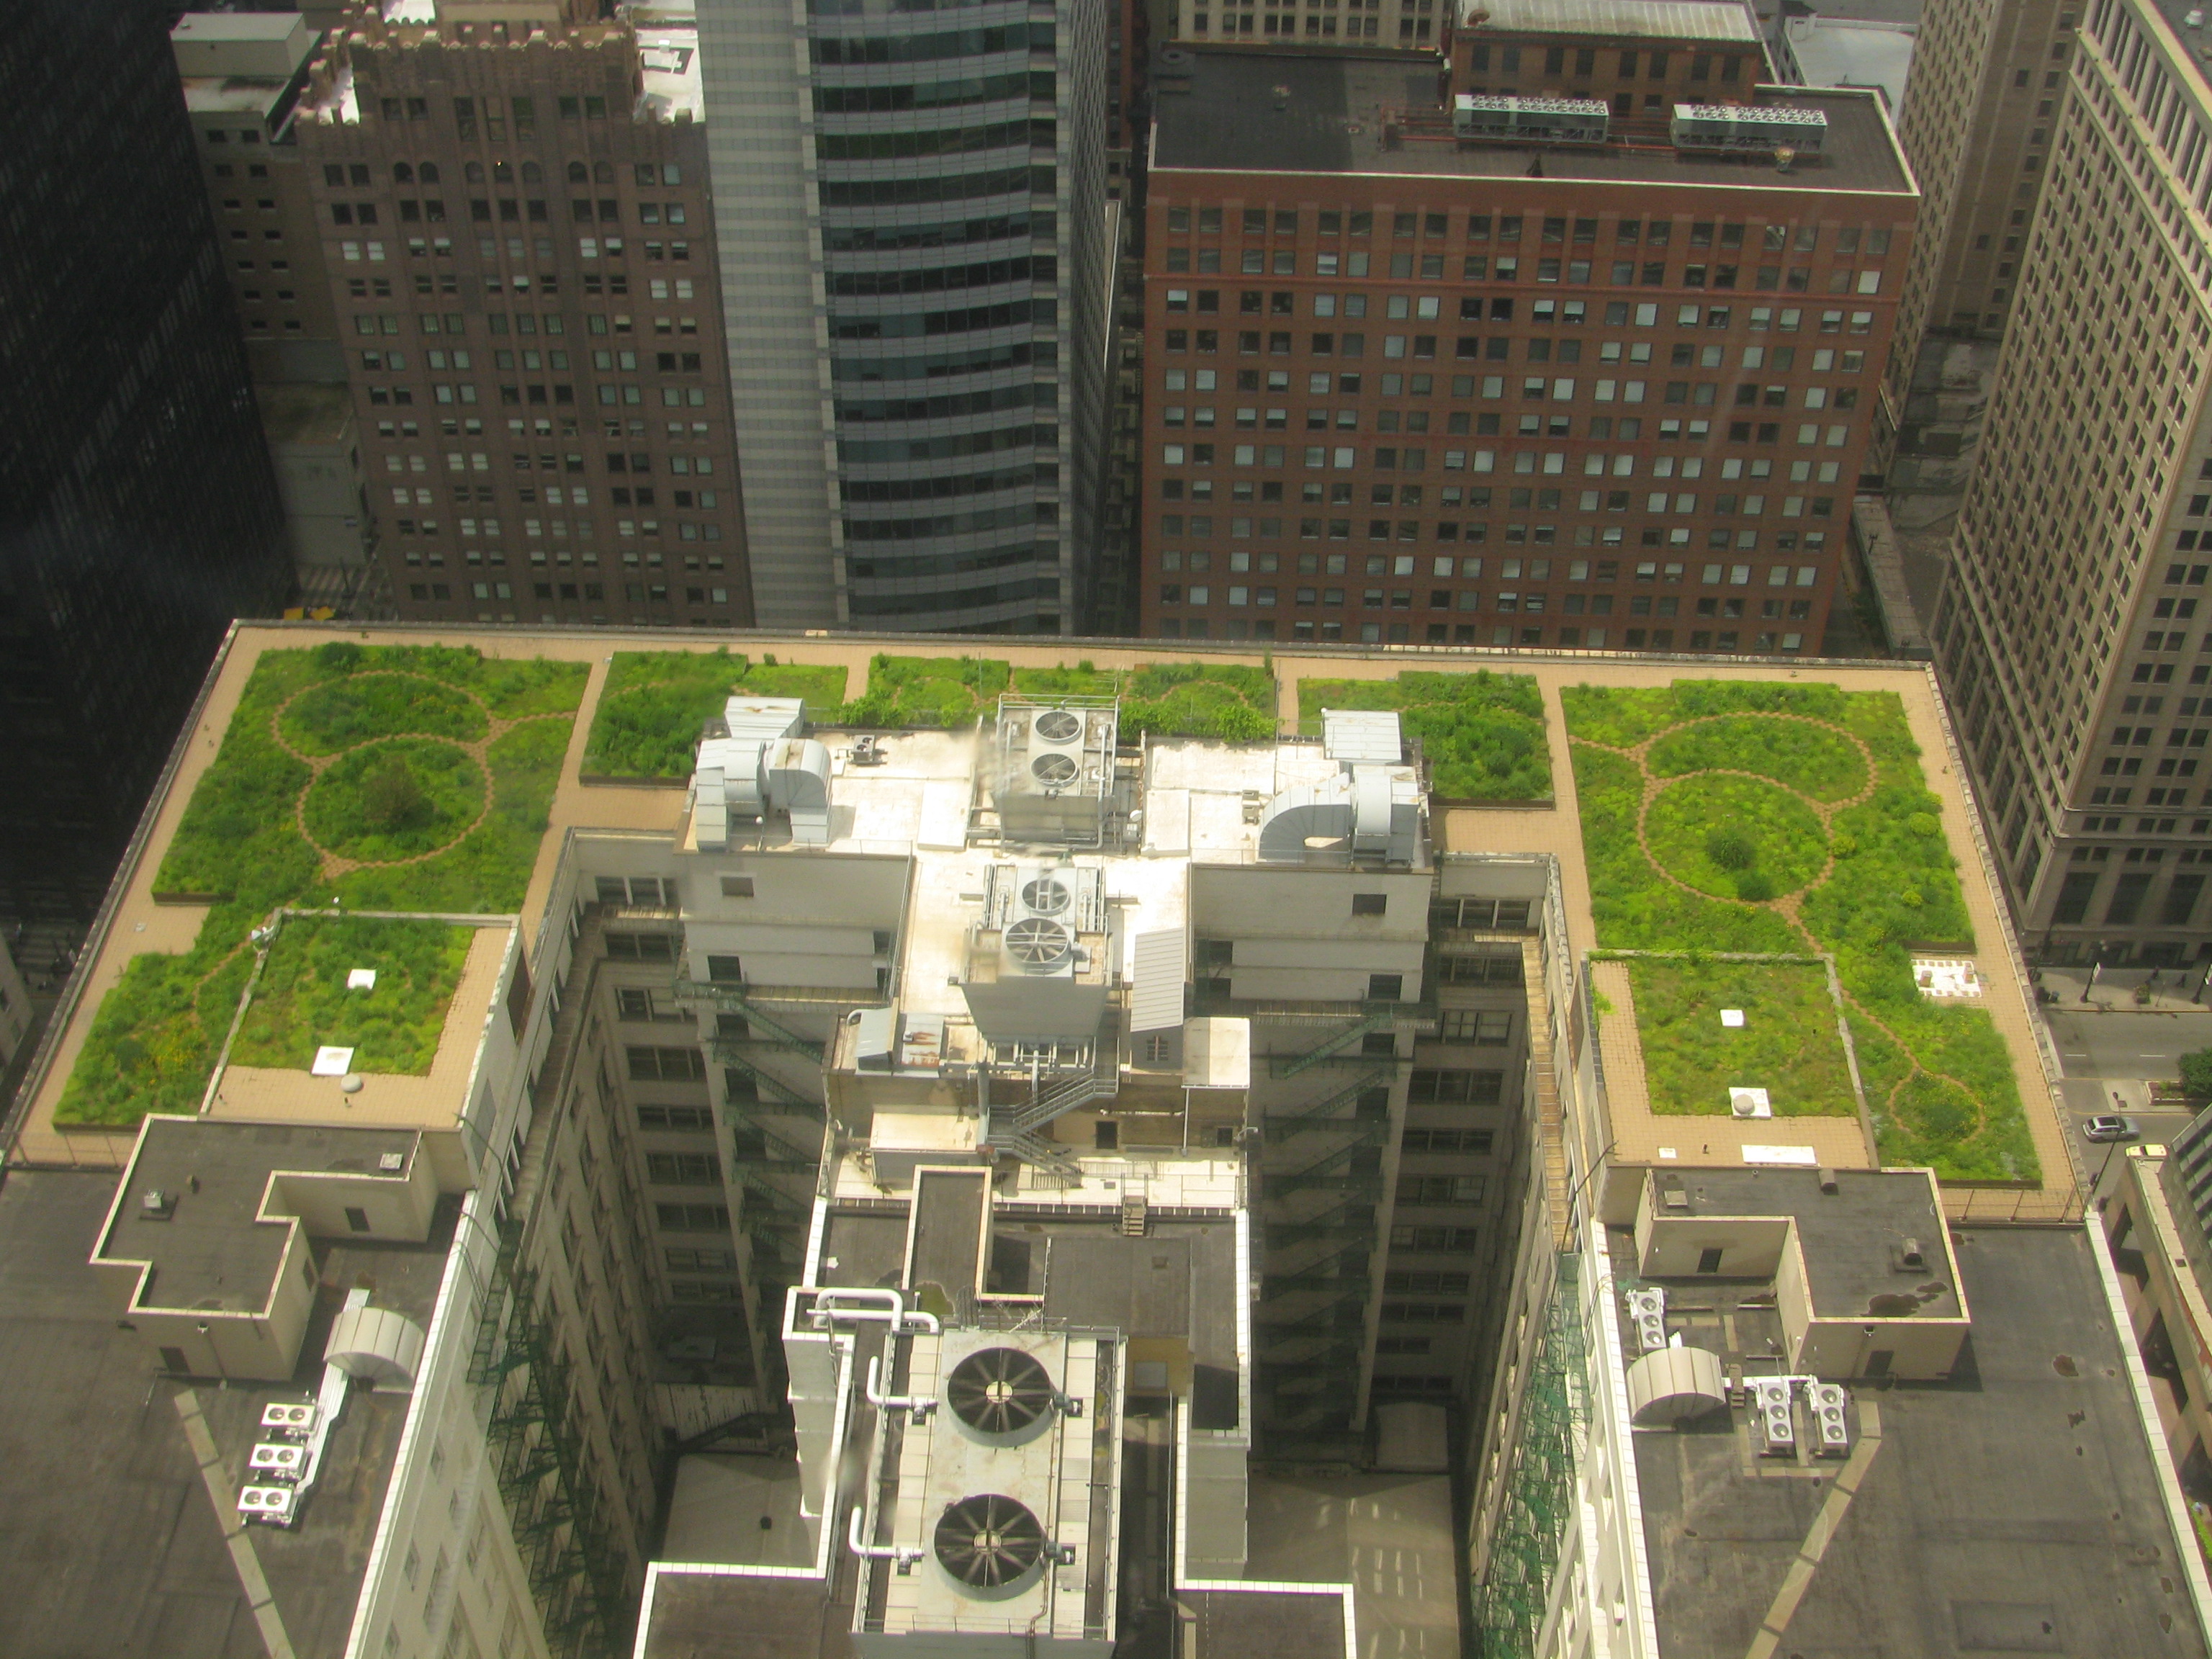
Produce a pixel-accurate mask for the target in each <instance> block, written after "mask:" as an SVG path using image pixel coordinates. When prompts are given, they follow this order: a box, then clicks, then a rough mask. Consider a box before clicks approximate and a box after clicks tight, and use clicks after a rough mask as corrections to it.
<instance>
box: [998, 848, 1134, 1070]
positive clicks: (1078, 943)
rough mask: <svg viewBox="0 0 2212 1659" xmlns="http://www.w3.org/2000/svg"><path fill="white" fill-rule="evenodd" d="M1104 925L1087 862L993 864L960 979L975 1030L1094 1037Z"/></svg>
mask: <svg viewBox="0 0 2212 1659" xmlns="http://www.w3.org/2000/svg"><path fill="white" fill-rule="evenodd" d="M1111 927H1112V921H1111V917H1110V915H1109V911H1108V908H1107V904H1106V888H1105V879H1104V877H1103V875H1102V874H1101V872H1099V871H1098V870H1097V869H1096V868H1092V867H1089V866H1076V865H1047V866H1035V865H1030V866H1022V865H1013V864H994V865H993V866H991V870H990V876H989V878H988V880H987V882H986V883H985V885H984V891H983V910H982V914H981V915H980V916H979V917H978V918H977V919H976V922H975V931H974V933H973V935H972V938H971V941H970V945H969V953H968V971H967V973H966V974H965V975H963V978H962V980H961V987H962V989H963V991H964V992H965V994H966V995H967V1000H968V1008H969V1013H970V1014H971V1015H972V1016H973V1017H974V1018H975V1024H976V1029H977V1030H981V1032H982V1033H983V1035H984V1036H987V1037H988V1038H989V1039H990V1040H991V1041H993V1042H1006V1041H1010V1040H1016V1039H1021V1038H1036V1039H1039V1040H1044V1039H1051V1040H1055V1041H1061V1042H1084V1041H1087V1040H1089V1039H1091V1038H1092V1037H1095V1036H1097V1030H1098V1021H1099V1018H1100V1016H1101V1015H1102V1014H1103V1012H1105V998H1106V987H1107V983H1108V980H1109V974H1108V972H1107V969H1108V966H1109V963H1110V962H1111V961H1112V960H1113V952H1114V951H1115V944H1114V941H1113V939H1112V936H1111V933H1110V929H1111Z"/></svg>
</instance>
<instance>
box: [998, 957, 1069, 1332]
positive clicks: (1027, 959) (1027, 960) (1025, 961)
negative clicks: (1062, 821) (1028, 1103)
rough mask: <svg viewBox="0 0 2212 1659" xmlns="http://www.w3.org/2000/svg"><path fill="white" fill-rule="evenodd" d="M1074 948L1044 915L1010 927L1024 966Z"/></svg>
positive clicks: (1046, 963)
mask: <svg viewBox="0 0 2212 1659" xmlns="http://www.w3.org/2000/svg"><path fill="white" fill-rule="evenodd" d="M1072 948H1073V943H1072V941H1071V940H1070V939H1069V938H1068V936H1067V929H1066V928H1065V927H1061V926H1060V924H1059V923H1058V922H1056V921H1048V920H1047V919H1046V918H1045V917H1043V916H1024V917H1023V918H1022V919H1021V920H1020V921H1018V922H1016V923H1014V925H1013V926H1012V927H1009V928H1007V929H1006V954H1007V955H1008V956H1010V957H1012V958H1013V959H1014V960H1015V961H1016V962H1018V963H1020V964H1021V965H1022V966H1023V967H1024V968H1030V969H1037V968H1050V967H1052V966H1053V965H1054V963H1058V962H1060V960H1062V959H1063V958H1064V957H1066V955H1067V953H1068V951H1070V950H1071V949H1072ZM1024 1358H1027V1356H1026V1355H1025V1356H1024ZM1032 1363H1034V1362H1032Z"/></svg>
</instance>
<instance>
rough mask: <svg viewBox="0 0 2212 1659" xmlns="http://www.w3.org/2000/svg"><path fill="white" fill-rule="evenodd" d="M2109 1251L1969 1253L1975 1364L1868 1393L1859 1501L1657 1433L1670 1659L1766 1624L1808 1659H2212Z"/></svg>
mask: <svg viewBox="0 0 2212 1659" xmlns="http://www.w3.org/2000/svg"><path fill="white" fill-rule="evenodd" d="M2090 1249H2093V1244H2092V1243H2091V1241H2090V1240H2089V1238H2088V1237H2087V1235H2086V1234H2085V1233H2084V1232H2083V1231H2081V1229H2079V1228H2073V1229H2057V1228H2034V1227H2018V1228H2008V1229H2007V1228H1984V1229H1969V1230H1962V1231H1960V1233H1959V1234H1958V1243H1957V1254H1958V1257H1959V1262H1960V1274H1961V1277H1962V1278H1963V1279H1964V1281H1965V1289H1966V1297H1967V1301H1968V1303H1969V1304H1971V1305H1972V1309H1973V1315H1974V1325H1973V1334H1972V1339H1971V1342H1970V1346H1969V1349H1968V1352H1967V1356H1966V1360H1965V1361H1964V1363H1962V1364H1961V1365H1960V1369H1959V1371H1958V1372H1957V1374H1956V1375H1955V1376H1954V1378H1953V1380H1952V1381H1950V1382H1948V1383H1898V1384H1896V1385H1894V1386H1892V1387H1889V1388H1886V1389H1883V1388H1875V1387H1860V1388H1856V1389H1854V1390H1853V1394H1854V1401H1853V1405H1854V1409H1855V1411H1856V1410H1857V1409H1858V1408H1860V1407H1867V1406H1871V1407H1873V1408H1874V1412H1875V1413H1876V1416H1877V1418H1878V1423H1877V1424H1876V1425H1875V1426H1876V1427H1877V1428H1878V1431H1879V1434H1880V1440H1879V1443H1877V1444H1875V1449H1874V1451H1873V1453H1872V1455H1871V1456H1870V1458H1868V1459H1866V1460H1865V1462H1864V1466H1863V1469H1862V1470H1861V1471H1860V1473H1859V1476H1858V1479H1857V1485H1856V1488H1855V1489H1850V1490H1847V1483H1844V1482H1841V1481H1838V1480H1836V1479H1834V1478H1833V1477H1835V1476H1836V1475H1838V1474H1839V1473H1840V1472H1841V1470H1842V1468H1844V1466H1843V1465H1839V1464H1835V1463H1825V1464H1822V1463H1814V1464H1810V1465H1804V1464H1796V1463H1792V1462H1789V1461H1787V1460H1767V1459H1762V1458H1760V1457H1759V1456H1757V1455H1754V1453H1753V1449H1752V1443H1751V1440H1750V1438H1749V1433H1748V1430H1747V1428H1746V1427H1745V1426H1744V1425H1743V1424H1742V1423H1741V1420H1740V1419H1739V1420H1731V1419H1729V1418H1727V1417H1723V1416H1721V1415H1720V1414H1719V1413H1713V1414H1712V1415H1711V1416H1708V1417H1705V1418H1701V1419H1694V1422H1693V1425H1692V1426H1688V1427H1686V1428H1682V1429H1678V1430H1672V1431H1668V1430H1662V1431H1639V1432H1638V1434H1637V1436H1636V1437H1635V1446H1636V1468H1637V1476H1638V1481H1639V1483H1640V1485H1641V1487H1642V1494H1643V1507H1644V1538H1645V1541H1646V1544H1647V1546H1648V1548H1649V1551H1650V1570H1651V1581H1652V1592H1653V1599H1654V1601H1655V1603H1656V1611H1657V1613H1658V1620H1659V1635H1660V1643H1661V1647H1662V1651H1664V1652H1665V1653H1666V1654H1667V1655H1668V1659H1741V1655H1743V1654H1744V1653H1745V1652H1747V1650H1753V1641H1754V1638H1758V1637H1759V1635H1760V1632H1761V1630H1762V1627H1765V1629H1767V1630H1771V1631H1773V1632H1775V1633H1776V1634H1777V1635H1778V1637H1779V1638H1780V1640H1779V1643H1778V1646H1777V1648H1776V1651H1777V1652H1778V1653H1779V1654H1784V1655H1786V1654H1791V1653H1802V1654H1804V1655H1806V1656H1808V1659H1811V1656H1814V1655H1837V1656H1841V1655H1853V1656H1857V1655H1868V1656H1872V1655H1901V1654H1913V1655H1918V1656H1939V1655H1949V1654H1960V1653H1967V1654H1971V1653H1981V1652H1988V1651H1992V1650H1996V1651H2003V1652H2023V1653H2061V1654H2127V1655H2129V1656H2130V1659H2154V1656H2163V1655H2182V1654H2189V1655H2201V1654H2203V1651H2204V1636H2203V1632H2200V1631H2199V1629H2198V1627H2197V1620H2196V1617H2195V1614H2194V1613H2193V1612H2192V1611H2191V1604H2190V1598H2189V1593H2188V1590H2187V1589H2186V1588H2185V1584H2184V1583H2183V1580H2182V1577H2181V1575H2180V1574H2179V1572H2178V1571H2176V1564H2175V1562H2174V1561H2173V1559H2172V1553H2171V1552H2172V1549H2173V1547H2174V1541H2173V1534H2172V1530H2171V1528H2169V1526H2168V1524H2167V1520H2166V1509H2165V1507H2164V1504H2163V1503H2162V1501H2161V1498H2160V1489H2159V1486H2158V1475H2157V1473H2156V1470H2155V1468H2154V1465H2153V1463H2152V1462H2151V1456H2150V1452H2149V1450H2148V1446H2147V1444H2146V1443H2145V1440H2144V1437H2143V1430H2142V1420H2141V1419H2140V1418H2139V1417H2138V1416H2137V1415H2136V1402H2135V1400H2134V1397H2133V1395H2132V1391H2131V1389H2130V1385H2129V1381H2128V1377H2127V1375H2126V1372H2125V1370H2124V1364H2123V1360H2122V1356H2121V1352H2120V1349H2119V1346H2118V1342H2117V1340H2115V1338H2114V1336H2113V1334H2112V1319H2111V1315H2110V1313H2109V1311H2108V1310H2107V1308H2106V1303H2105V1297H2104V1292H2103V1289H2102V1286H2101V1285H2100V1281H2099V1275H2098V1272H2097V1267H2096V1264H2095V1262H2094V1261H2092V1260H2091V1258H2090V1255H2089V1251H2090ZM1747 1311H1751V1310H1736V1312H1735V1317H1739V1318H1741V1317H1743V1316H1745V1315H1746V1313H1747ZM1768 1311H1769V1313H1770V1314H1771V1310H1768ZM1857 1444H1858V1446H1859V1448H1860V1450H1861V1451H1862V1452H1863V1450H1864V1448H1865V1447H1866V1446H1867V1445H1868V1444H1869V1439H1868V1437H1866V1436H1864V1435H1862V1436H1861V1437H1860V1439H1859V1440H1858V1442H1857ZM1855 1455H1857V1454H1855ZM1831 1527H1832V1537H1830V1538H1829V1540H1828V1541H1827V1543H1826V1547H1825V1549H1823V1548H1821V1547H1820V1546H1819V1544H1818V1542H1817V1540H1818V1539H1819V1537H1820V1535H1821V1534H1823V1533H1824V1532H1826V1531H1827V1530H1828V1529H1829V1528H1831Z"/></svg>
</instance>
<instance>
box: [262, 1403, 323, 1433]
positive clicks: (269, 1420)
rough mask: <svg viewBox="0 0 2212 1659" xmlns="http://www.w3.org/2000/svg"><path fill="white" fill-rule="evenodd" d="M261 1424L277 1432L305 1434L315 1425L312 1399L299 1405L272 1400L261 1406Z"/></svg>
mask: <svg viewBox="0 0 2212 1659" xmlns="http://www.w3.org/2000/svg"><path fill="white" fill-rule="evenodd" d="M261 1426H262V1427H263V1428H264V1429H268V1430H270V1431H273V1432H276V1433H279V1434H305V1433H307V1431H308V1430H310V1429H312V1428H313V1427H314V1426H315V1407H314V1405H313V1402H312V1401H310V1402H308V1403H307V1404H305V1405H299V1406H289V1405H286V1404H285V1403H284V1402H283V1401H272V1402H271V1403H270V1404H269V1405H266V1406H264V1407H262V1408H261Z"/></svg>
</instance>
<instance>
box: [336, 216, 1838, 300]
mask: <svg viewBox="0 0 2212 1659" xmlns="http://www.w3.org/2000/svg"><path fill="white" fill-rule="evenodd" d="M402 205H403V206H404V204H402ZM439 216H440V217H441V218H442V217H443V216H444V214H443V211H442V204H441V212H440V215H439ZM339 222H340V223H341V224H349V223H351V221H350V220H343V219H342V220H340V221H339ZM362 222H363V223H364V224H366V223H371V222H373V221H369V220H363V221H362ZM1192 252H1193V250H1191V249H1189V248H1170V249H1169V250H1168V251H1167V257H1166V260H1165V262H1164V263H1165V265H1166V272H1167V275H1169V276H1181V275H1183V274H1184V273H1186V272H1195V274H1197V275H1199V276H1210V275H1216V274H1218V275H1227V274H1229V273H1228V272H1227V271H1225V270H1224V269H1223V266H1222V264H1221V255H1220V252H1219V251H1218V249H1211V248H1200V249H1198V250H1196V252H1197V256H1198V258H1197V263H1196V264H1195V265H1194V264H1193V263H1192V259H1191V254H1192ZM1300 263H1301V262H1300V258H1299V255H1298V254H1297V252H1296V251H1295V250H1293V249H1291V248H1277V249H1275V250H1274V251H1273V252H1265V251H1263V250H1261V249H1259V248H1247V249H1246V250H1245V251H1244V252H1243V254H1242V255H1241V256H1240V258H1239V262H1238V265H1237V275H1239V276H1297V275H1299V274H1300ZM1444 264H1445V256H1444V255H1443V254H1441V253H1428V254H1420V255H1415V254H1412V253H1394V254H1391V255H1389V259H1388V263H1387V264H1385V265H1384V267H1383V270H1376V269H1375V268H1374V264H1373V261H1372V260H1371V258H1370V257H1369V256H1368V255H1367V254H1365V253H1358V252H1355V253H1345V254H1338V253H1333V252H1327V251H1322V252H1316V253H1315V254H1314V255H1313V258H1312V263H1311V264H1310V267H1308V268H1307V270H1306V274H1308V275H1310V276H1322V277H1329V276H1383V275H1384V274H1385V273H1387V274H1388V275H1389V276H1390V277H1391V278H1392V279H1393V280H1394V281H1397V282H1405V281H1408V280H1411V279H1415V278H1424V279H1426V280H1428V281H1431V282H1434V281H1438V280H1441V279H1442V278H1443V276H1444V275H1445V270H1444ZM1672 268H1673V269H1674V270H1678V271H1679V272H1680V275H1678V276H1675V277H1674V279H1673V283H1672V286H1674V287H1677V288H1711V289H1720V290H1729V289H1741V288H1742V287H1744V286H1746V284H1745V283H1744V281H1743V270H1744V268H1743V267H1742V266H1741V265H1735V264H1682V265H1680V266H1674V267H1672ZM1600 269H1601V265H1600V263H1599V262H1598V261H1596V260H1593V259H1566V258H1558V259H1554V258H1535V259H1532V260H1529V261H1528V263H1527V264H1526V265H1525V266H1524V265H1523V264H1522V260H1521V258H1520V256H1518V255H1517V254H1503V253H1500V254H1490V253H1467V254H1462V255H1461V256H1460V263H1459V276H1460V280H1461V281H1462V282H1468V283H1488V282H1495V283H1523V282H1536V283H1568V284H1569V285H1571V286H1577V287H1579V286H1582V285H1583V284H1587V283H1595V282H1604V283H1607V284H1608V285H1609V286H1611V287H1613V288H1665V287H1668V286H1669V282H1668V270H1669V269H1670V267H1669V264H1668V261H1667V260H1664V259H1643V260H1637V259H1614V260H1610V261H1607V262H1605V264H1603V266H1602V269H1603V270H1604V271H1605V272H1606V275H1605V276H1602V277H1601V276H1599V275H1598V274H1597V273H1598V271H1599V270H1600ZM1751 271H1752V278H1751V282H1750V283H1749V284H1748V286H1749V287H1750V288H1751V289H1752V290H1753V291H1754V292H1757V293H1762V294H1810V293H1812V292H1813V291H1814V284H1813V278H1814V270H1813V267H1812V266H1810V265H1779V264H1771V265H1769V264H1762V265H1753V267H1751ZM1820 289H1821V291H1822V292H1825V293H1828V294H1879V293H1881V270H1880V268H1879V267H1876V266H1872V265H1869V266H1865V267H1859V268H1854V267H1852V266H1850V265H1836V266H1833V267H1832V268H1831V269H1830V270H1828V271H1827V272H1826V274H1825V276H1823V278H1822V280H1821V283H1820ZM1169 292H1170V295H1173V294H1175V293H1176V292H1179V290H1176V289H1170V290H1169ZM1209 292H1212V290H1209V289H1200V296H1201V298H1203V296H1204V295H1206V294H1207V293H1209ZM1313 297H1314V298H1315V299H1316V301H1322V300H1329V299H1332V298H1333V297H1334V296H1332V295H1314V296H1313ZM1394 297H1398V296H1394ZM1426 303H1429V304H1431V305H1433V304H1434V303H1435V301H1434V300H1433V299H1432V298H1431V299H1429V300H1428V301H1426ZM1481 303H1482V302H1481V301H1480V300H1476V299H1464V300H1462V301H1460V305H1461V313H1460V314H1461V315H1462V316H1467V315H1469V314H1473V315H1476V316H1480V314H1481V313H1480V306H1481ZM1469 306H1474V307H1478V309H1477V310H1476V311H1474V313H1469V312H1468V310H1467V307H1469ZM1177 308H1178V307H1174V306H1173V305H1172V304H1171V305H1170V309H1171V310H1172V309H1177ZM1188 308H1189V307H1188V305H1185V306H1183V307H1180V309H1183V310H1188ZM1640 308H1641V309H1650V308H1652V307H1640ZM1199 309H1200V311H1201V312H1206V311H1218V310H1219V309H1220V306H1219V305H1218V303H1216V304H1213V305H1211V306H1208V305H1204V304H1201V305H1200V307H1199ZM1245 309H1246V310H1247V311H1248V312H1251V311H1256V310H1257V309H1258V307H1252V306H1247V307H1245ZM1279 314H1281V315H1285V316H1288V315H1290V314H1291V313H1290V312H1289V310H1288V309H1287V308H1285V310H1284V311H1283V312H1282V313H1279ZM1313 314H1314V315H1315V316H1316V317H1328V316H1334V315H1335V314H1336V313H1334V311H1323V310H1320V309H1316V311H1315V312H1314V313H1313ZM1344 314H1345V315H1346V316H1364V315H1365V314H1366V313H1365V311H1364V309H1363V310H1360V311H1357V312H1351V311H1347V312H1346V313H1344ZM1390 314H1392V315H1394V316H1403V315H1405V314H1407V313H1403V312H1394V313H1390ZM1413 315H1415V316H1425V317H1433V316H1436V315H1437V313H1436V312H1435V311H1432V310H1431V311H1416V312H1414V313H1413Z"/></svg>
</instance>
